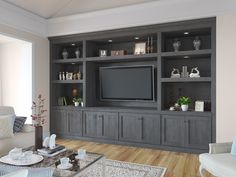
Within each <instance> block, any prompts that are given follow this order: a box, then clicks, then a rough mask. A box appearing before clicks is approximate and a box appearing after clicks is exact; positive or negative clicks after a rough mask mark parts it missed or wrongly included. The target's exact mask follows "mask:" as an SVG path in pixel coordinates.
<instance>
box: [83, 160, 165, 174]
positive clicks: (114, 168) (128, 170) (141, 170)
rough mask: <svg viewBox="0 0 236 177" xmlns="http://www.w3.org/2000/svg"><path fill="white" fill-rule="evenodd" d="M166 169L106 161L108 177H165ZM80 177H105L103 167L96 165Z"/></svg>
mask: <svg viewBox="0 0 236 177" xmlns="http://www.w3.org/2000/svg"><path fill="white" fill-rule="evenodd" d="M165 171H166V168H163V167H158V166H150V165H142V164H136V163H128V162H121V161H115V160H106V177H164V174H165ZM79 177H103V175H102V165H99V164H98V165H96V166H94V167H92V168H90V170H89V171H86V172H85V173H84V174H81V175H79Z"/></svg>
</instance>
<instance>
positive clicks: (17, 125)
mask: <svg viewBox="0 0 236 177" xmlns="http://www.w3.org/2000/svg"><path fill="white" fill-rule="evenodd" d="M26 119H27V118H26V117H19V116H16V119H15V122H14V126H13V131H14V133H15V132H20V131H22V129H23V127H24V124H25V121H26Z"/></svg>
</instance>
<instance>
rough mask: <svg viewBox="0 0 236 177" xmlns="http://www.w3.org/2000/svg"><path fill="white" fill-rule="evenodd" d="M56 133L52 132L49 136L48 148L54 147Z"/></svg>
mask: <svg viewBox="0 0 236 177" xmlns="http://www.w3.org/2000/svg"><path fill="white" fill-rule="evenodd" d="M56 137H57V136H56V135H55V134H52V135H51V136H50V140H49V148H50V149H54V148H55V147H56Z"/></svg>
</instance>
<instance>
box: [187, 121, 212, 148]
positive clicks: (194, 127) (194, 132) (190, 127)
mask: <svg viewBox="0 0 236 177" xmlns="http://www.w3.org/2000/svg"><path fill="white" fill-rule="evenodd" d="M186 121H187V124H186V135H187V136H186V146H187V147H193V148H201V149H208V144H209V143H210V142H211V118H210V117H191V118H186Z"/></svg>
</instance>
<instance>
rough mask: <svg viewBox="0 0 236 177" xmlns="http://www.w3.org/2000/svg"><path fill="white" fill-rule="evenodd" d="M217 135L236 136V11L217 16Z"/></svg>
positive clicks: (222, 137)
mask: <svg viewBox="0 0 236 177" xmlns="http://www.w3.org/2000/svg"><path fill="white" fill-rule="evenodd" d="M216 43H217V49H216V51H217V60H216V61H217V63H216V65H217V66H216V71H217V72H216V85H217V86H216V99H217V100H216V101H217V105H216V121H217V122H216V124H217V125H216V130H217V133H216V137H217V142H224V141H232V139H233V138H234V137H235V136H236V111H235V110H236V75H235V71H236V52H235V51H236V13H232V14H226V15H221V16H217V42H216Z"/></svg>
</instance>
